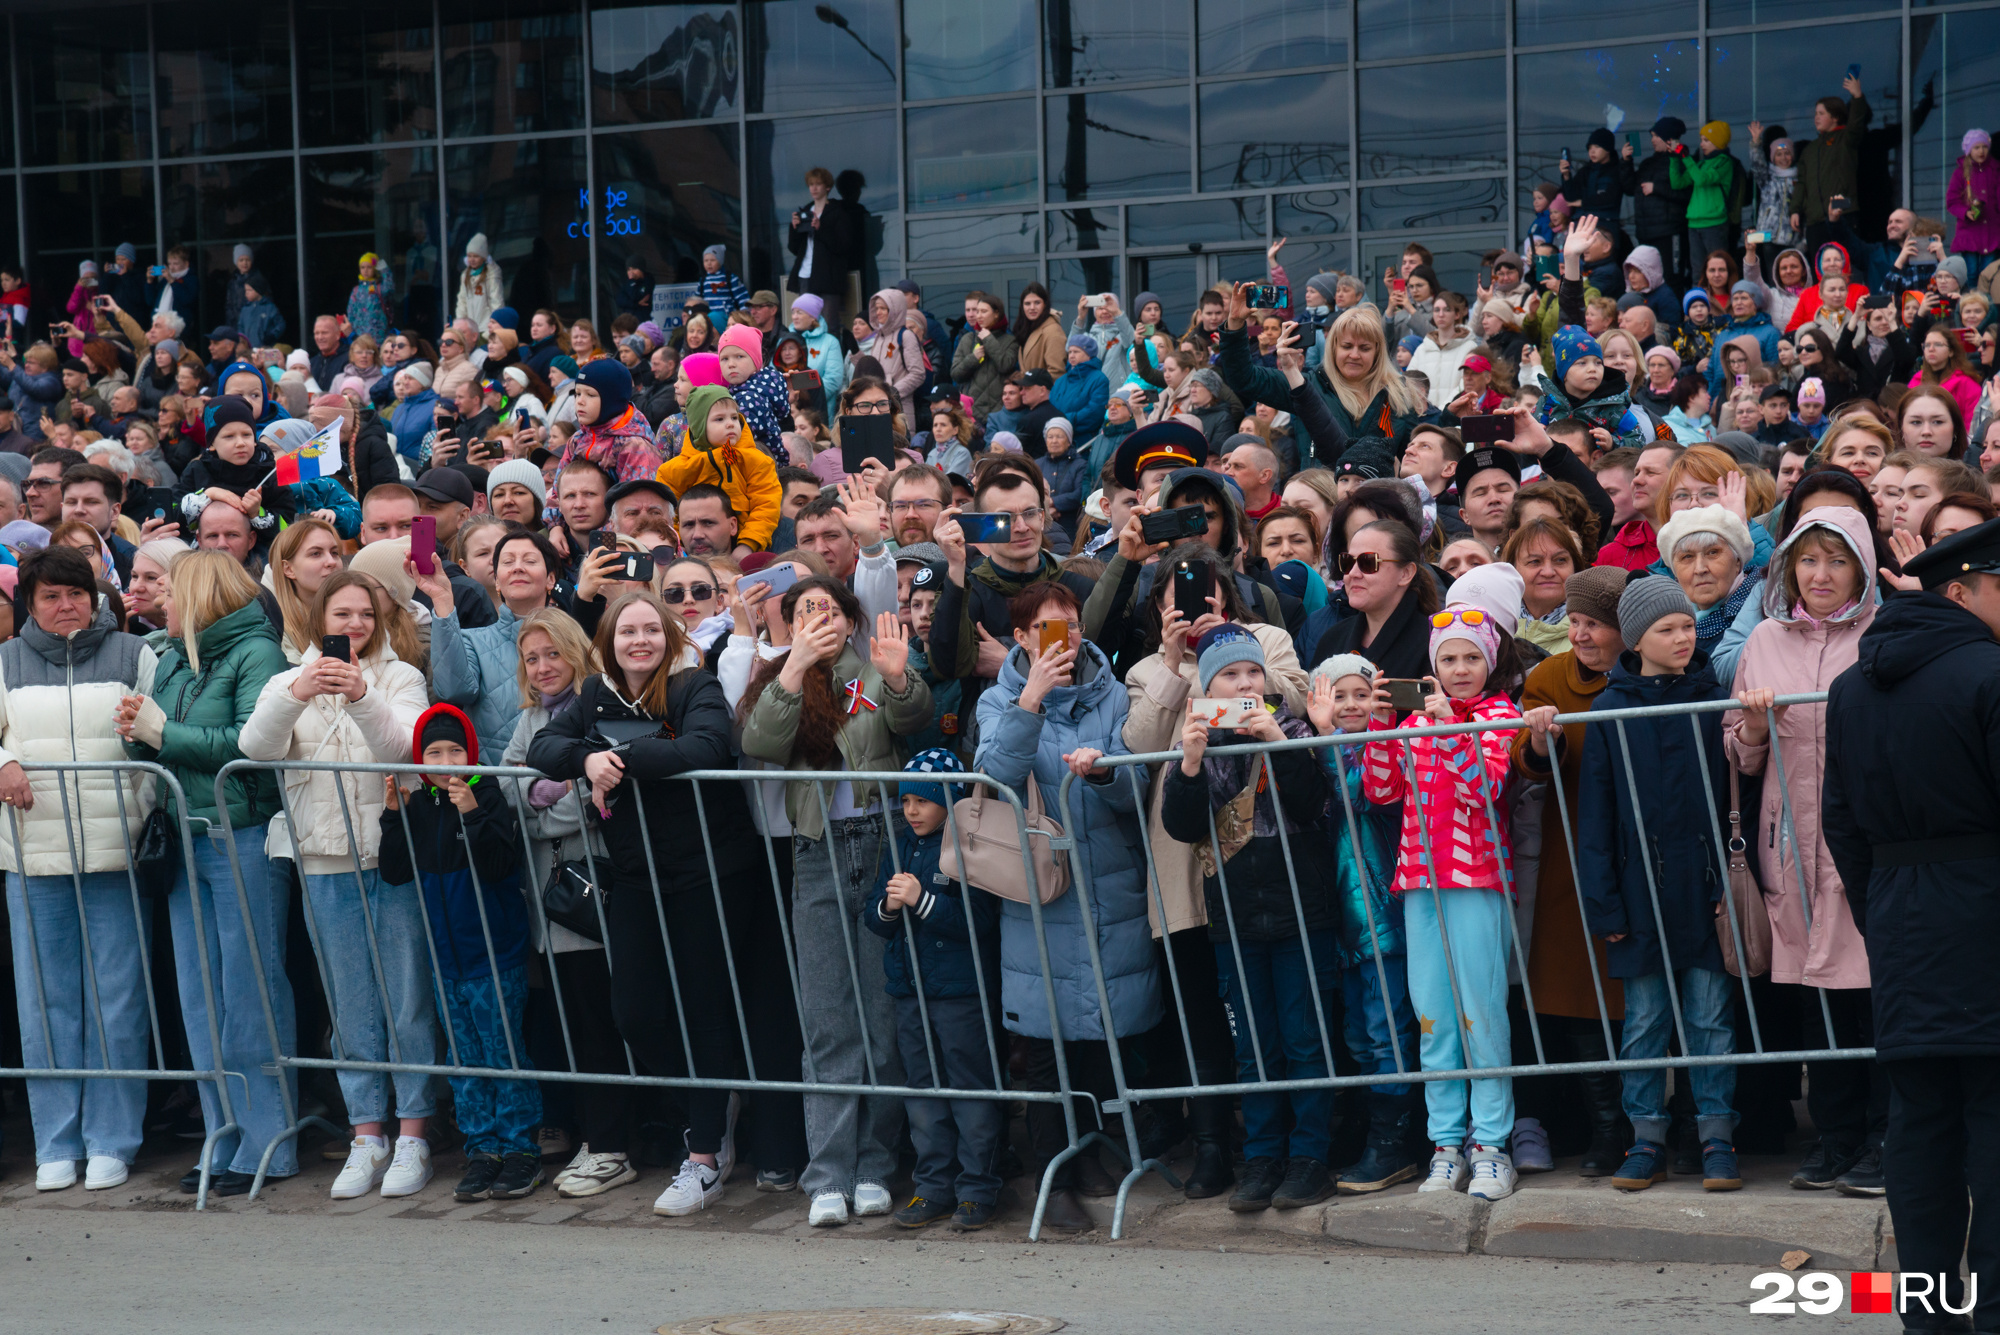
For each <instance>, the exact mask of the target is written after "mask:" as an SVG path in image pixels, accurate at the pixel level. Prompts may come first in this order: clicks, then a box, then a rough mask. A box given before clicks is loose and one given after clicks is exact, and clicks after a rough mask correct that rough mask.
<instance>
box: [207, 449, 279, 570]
mask: <svg viewBox="0 0 2000 1335" xmlns="http://www.w3.org/2000/svg"><path fill="white" fill-rule="evenodd" d="M277 462H278V460H277V456H276V455H274V454H272V452H271V447H270V446H269V445H266V444H264V442H262V441H258V442H257V448H256V449H255V450H254V451H252V452H251V455H250V462H248V463H243V464H232V463H230V462H229V461H228V460H226V459H224V458H223V457H222V456H221V455H219V454H217V453H216V452H215V450H214V448H213V447H211V448H209V449H206V450H203V451H202V452H201V454H200V455H198V456H197V457H196V458H195V461H194V462H193V463H191V464H189V465H188V466H187V467H186V468H185V469H183V470H182V472H181V491H182V492H183V493H184V494H183V495H182V496H181V513H182V514H183V515H185V516H187V526H188V528H189V529H191V530H192V529H193V528H195V527H196V526H197V525H199V524H200V523H201V512H202V511H203V510H205V509H207V508H208V505H209V500H208V497H207V496H206V495H205V494H204V493H205V492H206V491H207V490H208V488H210V487H221V488H222V489H223V490H225V491H233V492H235V493H236V494H237V495H238V496H241V495H243V494H244V493H246V492H248V491H251V490H253V489H254V490H256V491H257V492H258V493H259V499H260V500H262V501H263V505H262V507H261V510H260V512H259V513H257V514H255V515H252V516H251V517H250V527H251V528H253V529H255V530H256V537H257V544H258V545H259V546H260V547H261V546H266V545H268V544H269V543H270V541H271V539H272V538H273V537H274V536H276V533H277V529H278V521H279V520H281V519H282V520H286V521H290V520H292V519H294V518H296V517H297V515H298V496H297V494H296V492H297V489H296V488H293V487H283V486H279V485H278V483H277V480H276V479H274V478H273V477H272V476H271V470H272V469H273V468H275V467H276V466H277Z"/></svg>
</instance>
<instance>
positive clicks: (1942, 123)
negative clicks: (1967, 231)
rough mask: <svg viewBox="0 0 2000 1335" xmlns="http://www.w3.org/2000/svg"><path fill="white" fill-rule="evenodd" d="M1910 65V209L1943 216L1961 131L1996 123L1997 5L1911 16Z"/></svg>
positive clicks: (1999, 74)
mask: <svg viewBox="0 0 2000 1335" xmlns="http://www.w3.org/2000/svg"><path fill="white" fill-rule="evenodd" d="M1910 71H1911V74H1910V82H1911V84H1912V85H1914V86H1915V87H1918V88H1921V89H1923V90H1924V91H1925V94H1926V96H1925V100H1924V102H1923V103H1920V104H1919V106H1918V108H1917V109H1916V110H1914V111H1912V112H1911V115H1910V207H1911V208H1913V209H1915V210H1916V211H1917V212H1918V213H1920V214H1923V215H1925V216H1927V217H1932V218H1938V219H1946V220H1949V219H1950V217H1951V215H1950V214H1949V213H1948V212H1946V210H1945V204H1946V199H1945V190H1946V187H1947V185H1948V184H1949V183H1950V181H1951V173H1952V169H1953V168H1954V167H1956V166H1957V165H1958V160H1959V157H1960V155H1961V153H1962V151H1963V143H1964V139H1963V136H1964V133H1965V131H1966V130H1967V129H1969V128H1971V127H1972V126H1975V125H1977V126H1983V127H1986V129H1987V130H1988V131H1989V132H1991V131H1993V130H1996V129H2000V10H1991V9H1987V10H1974V11H1969V12H1968V11H1960V12H1958V13H1952V14H1917V15H1914V16H1912V17H1911V19H1910ZM1952 230H1954V232H1955V230H1956V223H1955V222H1953V225H1952ZM1968 276H1969V277H1971V278H1975V279H1976V278H1978V277H1979V275H1978V274H1971V275H1968Z"/></svg>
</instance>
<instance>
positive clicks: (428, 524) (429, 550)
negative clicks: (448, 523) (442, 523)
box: [410, 515, 438, 575]
mask: <svg viewBox="0 0 2000 1335" xmlns="http://www.w3.org/2000/svg"><path fill="white" fill-rule="evenodd" d="M437 545H438V521H437V516H435V515H418V516H417V517H416V518H415V519H412V520H411V521H410V564H411V565H413V566H415V567H416V568H417V573H418V574H419V575H428V574H431V573H432V572H434V571H435V570H436V569H437Z"/></svg>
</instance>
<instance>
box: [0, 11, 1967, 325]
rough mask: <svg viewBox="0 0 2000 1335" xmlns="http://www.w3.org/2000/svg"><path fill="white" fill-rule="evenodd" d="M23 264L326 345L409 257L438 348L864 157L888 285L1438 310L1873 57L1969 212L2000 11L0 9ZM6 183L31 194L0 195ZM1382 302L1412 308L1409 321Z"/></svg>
mask: <svg viewBox="0 0 2000 1335" xmlns="http://www.w3.org/2000/svg"><path fill="white" fill-rule="evenodd" d="M0 12H4V13H5V14H6V23H5V27H4V40H5V43H6V51H5V59H6V61H7V62H8V68H9V70H10V73H11V75H12V77H11V79H10V80H9V85H10V87H9V96H8V97H7V98H4V99H0V120H4V122H5V123H4V124H0V177H4V178H5V179H4V184H5V187H6V188H7V189H8V190H11V191H12V197H13V200H14V207H13V208H12V209H7V208H5V207H4V202H0V256H11V255H19V256H21V258H22V259H23V261H24V262H25V264H26V267H27V271H28V277H29V280H30V282H31V283H32V285H33V288H34V292H35V294H36V295H35V301H34V314H35V319H36V320H37V322H38V323H39V322H40V321H42V320H46V319H48V318H50V317H51V316H54V315H56V314H57V312H58V311H59V309H60V306H61V304H62V303H63V302H64V301H65V300H66V299H67V298H68V295H69V292H70V289H71V286H72V285H73V283H74V282H75V278H76V272H77V264H78V262H79V261H80V260H83V259H96V260H98V261H100V262H102V261H105V260H108V259H109V258H110V256H111V254H112V251H113V249H114V247H116V246H117V245H118V244H119V243H120V242H124V241H130V242H132V243H133V244H134V245H136V246H137V247H138V249H139V251H140V255H141V263H142V264H151V263H155V262H157V261H158V260H159V258H160V257H161V256H162V254H163V252H164V250H165V248H166V247H167V246H171V245H176V244H179V245H186V246H188V247H189V248H190V249H191V250H192V251H193V252H194V254H195V264H196V268H197V270H198V272H199V273H200V275H201V278H202V282H201V285H200V286H201V292H200V298H199V300H200V305H201V309H200V310H199V311H198V312H195V313H193V314H192V316H191V323H197V324H200V325H203V326H207V325H212V324H215V323H218V322H219V321H220V319H221V313H222V308H223V298H224V293H225V290H226V285H227V280H228V276H229V273H230V267H231V249H232V247H233V246H234V245H235V244H236V243H238V242H243V243H247V244H249V245H251V246H252V247H254V248H255V250H256V258H257V264H258V267H259V268H260V269H261V270H262V271H263V272H264V273H265V274H266V275H267V276H268V278H269V280H270V282H271V283H272V285H273V287H274V288H275V289H276V290H275V291H274V293H273V294H272V295H273V296H274V298H275V299H276V301H277V302H278V305H279V306H280V308H281V309H282V311H283V312H284V314H285V316H286V318H287V320H288V321H289V322H290V327H291V331H292V332H291V336H290V340H288V341H297V340H298V339H299V334H298V331H299V329H300V327H301V323H300V322H301V317H302V316H304V315H306V314H307V313H310V312H325V311H338V310H342V309H344V308H345V305H346V298H347V292H348V290H349V288H350V287H351V286H352V285H353V283H354V281H355V277H356V264H357V261H358V259H359V257H360V256H361V255H362V254H363V253H364V252H367V251H374V252H377V253H379V254H380V255H382V256H383V257H384V259H385V260H386V261H387V262H388V264H389V267H390V269H391V270H392V272H393V276H394V281H395V287H396V294H395V300H396V318H398V319H399V320H400V321H401V322H403V323H406V324H408V325H410V326H412V327H415V328H417V329H420V330H424V331H426V332H429V331H431V330H434V329H435V327H436V325H437V323H438V320H439V318H440V317H441V315H442V314H443V312H444V311H445V310H446V309H447V308H448V306H449V303H450V301H451V299H452V295H453V293H454V292H455V290H456V285H457V276H456V275H457V266H458V264H459V263H460V260H461V257H462V255H463V251H464V247H465V243H466V241H467V239H468V238H470V237H471V236H472V235H473V234H474V233H477V232H483V233H485V234H486V236H487V237H488V238H489V239H490V243H491V245H492V248H493V253H494V255H495V258H496V259H497V260H498V261H499V263H500V264H501V265H502V267H503V269H504V270H505V273H506V275H507V282H508V287H509V300H510V304H512V305H514V306H516V307H519V308H522V309H531V308H533V307H536V306H543V305H548V306H555V307H557V308H559V309H560V310H562V311H563V312H565V313H566V314H571V315H574V314H580V313H584V312H586V311H588V312H592V313H596V312H598V311H600V310H601V311H602V312H603V313H604V314H605V315H607V316H608V314H609V313H610V310H611V294H612V293H613V292H614V291H615V289H616V288H617V286H618V284H619V283H620V282H622V281H623V278H624V266H625V261H626V260H627V258H628V257H630V256H633V255H637V256H639V257H641V258H642V260H643V262H644V263H645V264H646V266H647V267H648V269H649V271H650V272H651V273H652V274H653V276H654V277H655V279H656V281H672V280H682V281H686V280H691V279H693V278H694V277H695V276H696V275H697V274H698V271H699V259H700V255H701V251H702V249H703V247H705V246H708V245H712V244H718V243H719V244H722V245H724V246H726V247H727V248H728V256H729V259H728V265H729V267H730V269H732V270H733V271H735V272H737V273H740V274H741V275H742V276H743V277H744V278H745V280H746V281H747V282H748V283H749V285H750V286H751V287H753V288H758V287H770V288H776V287H778V286H779V284H780V282H781V280H782V279H783V277H784V274H785V272H786V271H787V270H788V268H789V267H790V263H791V257H790V255H789V253H788V252H787V248H786V240H787V234H788V233H787V226H786V224H787V219H788V216H789V214H790V213H791V212H792V210H794V209H796V208H799V207H801V206H802V205H803V204H804V203H805V201H806V198H807V196H806V192H805V188H804V183H803V176H804V173H805V170H806V169H807V168H808V167H811V166H825V167H827V168H829V169H830V170H832V171H834V172H836V173H843V172H852V173H856V175H854V176H850V177H849V178H848V181H849V183H850V185H851V186H853V187H854V188H856V189H857V191H858V199H859V202H860V203H861V204H862V205H864V206H865V207H866V209H867V210H868V211H869V214H870V216H871V219H872V222H871V226H870V228H869V232H868V238H867V241H868V248H869V250H870V252H871V256H872V258H871V260H870V265H871V269H870V272H869V273H868V275H867V278H866V281H868V282H869V283H871V284H873V283H879V282H893V281H894V280H895V279H896V278H898V277H900V276H903V275H905V274H908V275H910V276H913V277H915V278H917V279H918V280H919V281H920V282H921V283H922V284H923V285H924V288H925V290H926V293H927V296H928V304H929V305H930V306H931V307H932V308H933V310H935V311H937V312H938V313H940V314H943V315H952V314H955V313H956V310H957V305H958V297H959V295H960V294H962V293H963V292H965V291H968V290H970V289H972V288H976V287H977V288H986V289H988V290H991V291H996V292H1005V293H1006V294H1007V295H1008V297H1009V298H1010V300H1011V299H1012V298H1013V297H1014V296H1015V295H1017V294H1018V292H1019V291H1020V289H1021V288H1022V287H1023V286H1025V285H1026V284H1027V283H1028V282H1031V281H1034V280H1037V279H1039V280H1041V281H1043V282H1045V283H1047V284H1048V285H1049V286H1050V288H1051V289H1052V290H1053V291H1054V292H1055V293H1056V295H1057V298H1058V300H1059V301H1061V302H1063V303H1064V304H1065V305H1066V306H1073V304H1074V300H1075V298H1076V296H1077V295H1079V294H1080V293H1082V292H1085V291H1101V290H1106V289H1111V290H1116V291H1120V292H1122V293H1124V294H1126V295H1127V296H1128V298H1129V296H1130V295H1131V294H1133V293H1136V292H1137V291H1139V290H1141V289H1151V290H1153V291H1156V292H1158V293H1160V294H1161V295H1162V296H1163V297H1164V298H1166V301H1167V304H1168V307H1169V312H1170V318H1173V319H1176V320H1180V319H1185V316H1186V310H1187V308H1188V306H1189V305H1190V304H1191V302H1192V299H1193V297H1194V295H1195V293H1196V292H1197V291H1198V290H1199V289H1200V288H1201V287H1203V286H1205V285H1206V284H1207V283H1209V282H1212V281H1215V280H1216V279H1219V278H1245V277H1251V276H1255V275H1257V274H1259V273H1260V272H1261V269H1262V263H1263V261H1262V251H1263V249H1264V247H1265V246H1266V244H1267V243H1268V242H1269V241H1270V240H1272V239H1274V238H1276V237H1280V236H1284V237H1288V238H1290V242H1289V244H1288V246H1287V247H1286V249H1285V252H1284V254H1283V256H1282V258H1283V260H1284V262H1285V264H1286V266H1287V268H1288V269H1289V271H1290V273H1291V275H1292V277H1293V280H1294V282H1296V283H1303V281H1304V279H1305V278H1306V277H1307V276H1309V275H1310V274H1312V273H1313V272H1315V271H1318V270H1321V269H1344V270H1348V271H1350V272H1360V273H1363V274H1366V275H1372V276H1373V278H1374V280H1375V282H1374V285H1375V286H1379V280H1380V276H1381V273H1382V271H1383V269H1384V268H1385V266H1387V265H1389V264H1392V263H1393V262H1394V260H1395V257H1396V256H1397V255H1398V254H1399V253H1400V251H1401V249H1402V247H1403V246H1404V244H1405V243H1406V242H1407V241H1408V240H1410V239H1412V238H1415V239H1419V240H1421V241H1423V243H1424V244H1425V245H1427V246H1429V247H1430V248H1431V249H1432V250H1433V251H1434V252H1436V254H1437V256H1438V268H1439V271H1440V273H1441V275H1442V277H1443V279H1444V280H1445V282H1446V283H1447V285H1450V286H1454V287H1460V288H1462V289H1463V290H1467V291H1469V290H1470V285H1471V284H1472V282H1473V281H1474V268H1475V266H1476V264H1477V262H1478V257H1479V255H1480V254H1481V253H1482V252H1484V251H1486V250H1489V249H1491V248H1494V247H1498V246H1511V245H1516V244H1518V242H1519V238H1520V237H1521V235H1522V233H1523V232H1524V230H1525V228H1526V224H1527V222H1528V211H1527V210H1528V202H1527V201H1528V191H1529V189H1530V188H1531V187H1532V186H1533V184H1534V183H1535V182H1536V181H1538V180H1543V179H1549V178H1553V177H1554V176H1555V174H1556V163H1557V158H1558V155H1559V153H1560V152H1561V151H1562V150H1563V149H1564V148H1568V149H1569V150H1570V151H1571V153H1572V154H1573V155H1574V156H1576V157H1578V158H1581V156H1582V154H1583V151H1584V141H1585V138H1586V136H1587V135H1588V134H1589V133H1590V131H1591V130H1592V129H1593V128H1595V127H1598V126H1606V127H1607V128H1615V129H1616V130H1617V132H1618V133H1619V134H1620V135H1621V137H1622V136H1625V135H1636V136H1637V137H1638V139H1639V140H1640V142H1641V145H1642V148H1641V151H1642V152H1643V151H1645V150H1644V147H1643V144H1644V131H1645V130H1646V129H1647V127H1649V126H1650V125H1651V124H1652V123H1653V121H1654V120H1655V119H1656V118H1657V117H1659V116H1661V115H1663V114H1672V115H1676V116H1679V117H1680V118H1681V119H1682V120H1684V121H1685V122H1687V124H1688V125H1689V127H1690V142H1692V131H1693V128H1694V127H1695V126H1698V125H1699V124H1701V123H1702V122H1703V121H1706V120H1709V119H1722V120H1726V121H1728V122H1729V123H1730V124H1731V126H1732V127H1733V129H1734V131H1735V133H1736V136H1737V139H1736V145H1735V151H1736V152H1737V154H1738V156H1739V157H1744V156H1745V152H1744V147H1743V145H1744V143H1745V140H1746V138H1747V135H1746V132H1745V129H1744V127H1745V125H1746V124H1747V122H1749V121H1751V120H1753V119H1754V120H1761V121H1763V122H1764V123H1766V124H1767V125H1768V124H1782V125H1784V126H1786V127H1787V128H1789V129H1790V130H1791V131H1792V133H1793V134H1794V135H1795V136H1799V137H1804V136H1807V135H1810V133H1811V123H1812V108H1813V103H1814V100H1815V99H1816V98H1817V97H1819V96H1822V95H1824V94H1829V93H1837V92H1838V91H1839V85H1840V81H1841V79H1842V78H1843V77H1844V75H1845V74H1846V72H1847V69H1848V67H1849V66H1850V65H1858V66H1859V68H1860V78H1861V81H1862V84H1863V86H1864V89H1865V91H1866V94H1867V97H1868V99H1869V101H1870V102H1871V103H1872V105H1873V107H1874V109H1875V119H1874V126H1873V128H1872V131H1871V133H1870V135H1869V136H1868V139H1867V142H1866V143H1865V144H1864V148H1863V164H1862V166H1863V178H1864V179H1863V183H1862V195H1863V198H1862V200H1861V201H1860V204H1861V208H1862V210H1863V213H1864V220H1863V228H1864V231H1865V230H1867V229H1868V227H1869V223H1870V221H1871V216H1872V218H1873V219H1879V217H1880V215H1881V214H1883V213H1886V211H1887V209H1888V208H1889V207H1890V206H1891V204H1894V203H1908V204H1910V205H1911V206H1912V207H1914V208H1916V209H1917V211H1918V212H1920V213H1924V214H1928V215H1932V216H1938V217H1942V216H1943V193H1944V188H1945V182H1946V179H1947V177H1948V176H1949V174H1950V171H1951V168H1952V165H1953V163H1954V162H1955V161H1956V159H1957V157H1958V152H1959V139H1960V136H1961V134H1962V133H1963V132H1964V131H1965V130H1966V129H1967V128H1968V127H1971V126H1975V125H1977V126H1985V127H1987V128H2000V125H1996V123H2000V3H1992V2H1990V0H1989V2H1988V3H1978V4H1925V3H1917V2H1916V0H1901V3H1887V2H1885V0H1658V2H1657V3H1653V4H1646V5H1607V4H1603V3H1599V2H1597V0H1591V2H1590V3H1585V2H1584V0H1436V2H1435V3H1429V4H1423V5H1417V4H1412V3H1410V0H982V3H978V4H967V3H965V2H964V0H818V2H815V0H744V3H736V4H731V3H716V2H711V3H700V2H696V3H679V4H657V3H631V2H628V0H400V2H399V3H395V4H389V3H382V2H381V0H269V2H268V3H265V4H261V5H251V6H242V5H234V4H224V3H221V0H157V2H156V3H150V4H147V3H127V4H108V5H98V4H92V3H89V2H88V0H71V3H68V4H63V5H54V4H50V3H48V2H47V0H38V2H37V3H34V4H25V3H12V4H9V3H4V2H3V0H0ZM4 199H5V196H4V195H0V201H4ZM1378 295H1379V294H1378Z"/></svg>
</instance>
